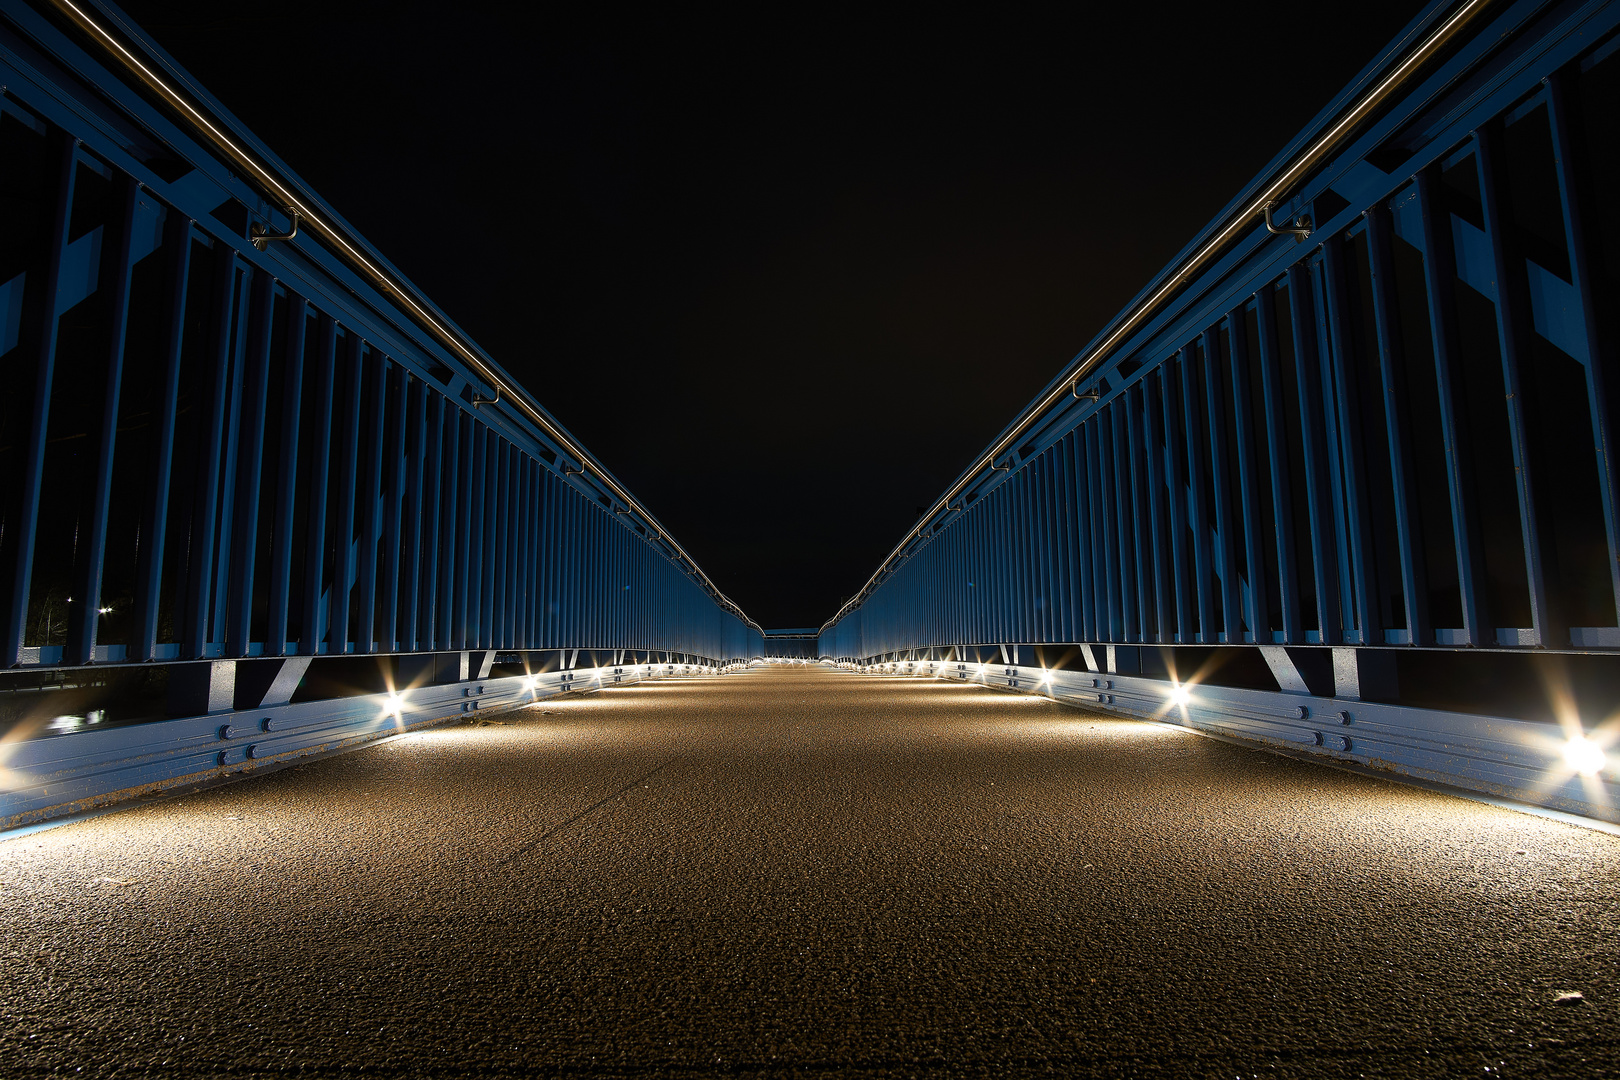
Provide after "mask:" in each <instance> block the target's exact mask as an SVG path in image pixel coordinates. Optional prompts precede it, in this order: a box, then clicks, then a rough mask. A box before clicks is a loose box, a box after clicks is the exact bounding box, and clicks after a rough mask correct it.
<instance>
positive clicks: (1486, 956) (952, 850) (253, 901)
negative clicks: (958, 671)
mask: <svg viewBox="0 0 1620 1080" xmlns="http://www.w3.org/2000/svg"><path fill="white" fill-rule="evenodd" d="M499 719H501V720H504V721H506V722H505V723H504V724H501V725H499V726H483V727H475V726H457V727H452V728H444V729H439V730H434V731H428V732H422V733H418V734H412V735H407V736H402V737H399V738H395V739H391V740H388V741H386V742H384V743H381V744H379V745H376V746H375V747H372V748H368V749H365V750H361V751H357V752H354V753H350V754H346V755H342V756H339V757H334V758H328V759H325V760H322V761H317V762H312V763H310V764H307V765H303V766H300V767H297V768H293V769H288V770H285V771H282V772H279V773H275V774H272V775H269V776H265V777H261V778H257V779H253V780H250V781H246V782H243V783H239V784H233V785H229V786H225V787H221V788H216V789H214V790H211V791H206V792H202V793H199V794H195V795H190V796H186V797H182V798H176V799H171V800H168V801H163V802H158V803H153V804H148V805H144V806H140V807H137V808H135V809H132V810H129V811H126V812H122V813H116V814H110V815H106V816H103V817H100V818H96V819H92V820H89V821H85V822H81V823H78V824H74V825H68V826H63V827H61V828H57V829H52V830H48V831H44V832H39V833H35V834H32V835H28V836H23V837H20V838H17V839H13V840H10V841H8V842H5V843H0V942H3V944H0V1076H4V1077H21V1076H46V1075H50V1076H56V1075H62V1076H110V1075H119V1076H169V1075H216V1076H258V1075H293V1076H322V1077H324V1076H359V1075H390V1074H399V1075H421V1076H528V1075H572V1074H582V1075H609V1076H630V1075H635V1076H664V1075H678V1076H708V1075H745V1076H747V1075H755V1074H765V1075H820V1074H828V1073H835V1072H848V1073H857V1074H860V1073H865V1074H874V1075H896V1076H909V1075H918V1074H927V1073H945V1074H963V1075H1004V1074H1029V1073H1043V1074H1057V1075H1069V1076H1075V1075H1079V1076H1087V1075H1109V1076H1144V1075H1167V1076H1226V1077H1234V1076H1243V1077H1247V1076H1253V1075H1258V1076H1267V1077H1270V1076H1283V1077H1288V1076H1363V1075H1364V1076H1437V1077H1438V1076H1444V1077H1460V1076H1474V1077H1495V1076H1526V1077H1528V1076H1615V1075H1620V906H1617V900H1616V898H1617V895H1620V838H1616V837H1614V836H1611V835H1607V834H1604V833H1599V832H1594V831H1589V830H1584V829H1581V828H1577V827H1574V826H1570V825H1565V824H1561V823H1558V822H1554V821H1549V820H1546V819H1544V818H1538V817H1532V816H1528V815H1523V814H1517V813H1513V812H1511V811H1507V810H1502V809H1497V808H1494V807H1490V806H1486V805H1481V804H1478V803H1473V802H1467V801H1463V800H1459V799H1453V798H1449V797H1446V796H1443V795H1438V794H1434V793H1431V792H1426V791H1422V790H1418V789H1414V788H1408V787H1402V786H1398V785H1395V784H1390V783H1387V782H1384V781H1380V780H1374V779H1369V778H1366V777H1362V776H1358V775H1353V774H1349V773H1344V772H1339V771H1335V770H1332V769H1327V768H1323V767H1320V766H1314V765H1309V764H1304V763H1300V762H1296V761H1292V760H1287V759H1284V758H1280V757H1276V756H1272V755H1269V754H1265V753H1260V752H1256V751H1251V750H1246V749H1242V748H1238V747H1235V746H1231V745H1227V744H1225V743H1220V742H1215V741H1211V740H1207V739H1203V738H1200V737H1198V736H1195V735H1191V734H1188V733H1186V732H1183V731H1180V730H1177V729H1174V728H1170V727H1167V726H1161V725H1150V724H1142V723H1132V722H1126V721H1118V720H1111V719H1106V718H1103V717H1099V716H1091V715H1088V714H1086V713H1083V712H1077V711H1075V710H1073V709H1070V708H1066V707H1062V706H1058V705H1055V704H1053V703H1051V702H1049V701H1045V700H1042V699H1039V698H1028V697H1019V696H1015V695H1010V694H1004V693H998V692H995V691H991V690H987V689H983V688H975V687H970V686H947V685H941V684H939V683H936V682H934V681H932V680H922V679H906V678H875V677H862V676H856V675H846V674H840V673H834V672H830V671H825V670H817V669H806V668H793V669H771V670H765V671H754V672H748V673H742V674H736V675H729V676H725V677H720V678H713V679H706V680H698V681H690V682H679V683H662V684H656V685H648V686H641V687H633V688H626V689H622V690H614V691H610V692H607V693H604V694H596V695H592V696H589V697H582V698H576V699H569V700H564V701H561V702H555V703H547V704H545V705H542V706H537V707H535V708H532V709H530V710H527V711H524V712H520V713H509V714H506V715H505V716H503V717H500V718H499ZM1565 991H1579V992H1580V993H1581V994H1583V995H1584V999H1585V1000H1584V1001H1583V1002H1582V1003H1579V1004H1567V1005H1555V1004H1554V999H1555V998H1556V997H1557V996H1558V995H1559V994H1560V993H1561V992H1565ZM81 1070H82V1071H81Z"/></svg>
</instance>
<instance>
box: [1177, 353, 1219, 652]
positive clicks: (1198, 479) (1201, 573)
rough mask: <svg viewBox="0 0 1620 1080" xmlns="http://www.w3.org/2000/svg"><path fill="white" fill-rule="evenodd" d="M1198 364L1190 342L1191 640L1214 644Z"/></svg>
mask: <svg viewBox="0 0 1620 1080" xmlns="http://www.w3.org/2000/svg"><path fill="white" fill-rule="evenodd" d="M1197 362H1198V354H1197V351H1196V350H1195V349H1194V347H1193V345H1192V344H1191V343H1190V342H1189V343H1188V344H1187V345H1184V346H1182V349H1181V410H1182V423H1183V424H1185V425H1186V427H1185V429H1184V430H1185V431H1186V443H1187V491H1186V492H1185V493H1178V494H1181V497H1182V498H1186V499H1188V501H1189V503H1190V508H1189V510H1188V518H1189V519H1190V524H1191V526H1192V541H1193V542H1192V549H1193V582H1194V585H1195V587H1196V590H1197V593H1196V595H1197V597H1198V634H1197V636H1196V637H1189V639H1188V640H1192V641H1199V642H1206V643H1209V644H1213V643H1214V642H1215V641H1216V633H1217V632H1216V629H1215V588H1214V585H1215V583H1214V581H1212V580H1211V566H1210V562H1211V557H1210V543H1209V541H1210V537H1209V532H1210V523H1209V502H1208V499H1207V497H1206V494H1205V492H1204V453H1205V444H1204V439H1203V430H1204V425H1203V423H1202V422H1201V421H1202V406H1203V402H1202V400H1201V397H1200V395H1199V394H1198V392H1197V387H1196V385H1195V381H1196V378H1197V371H1196V368H1195V367H1194V365H1195V364H1197ZM1189 496H1190V498H1189Z"/></svg>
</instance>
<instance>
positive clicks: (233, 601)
mask: <svg viewBox="0 0 1620 1080" xmlns="http://www.w3.org/2000/svg"><path fill="white" fill-rule="evenodd" d="M275 314H276V280H275V278H273V277H271V276H270V275H269V274H266V273H264V272H262V271H261V272H258V273H256V274H255V275H254V277H253V294H252V304H251V306H250V308H249V315H248V332H247V363H246V365H245V368H244V376H245V377H244V379H243V384H244V385H243V393H242V397H243V400H242V420H241V436H240V440H241V448H240V450H239V451H238V452H237V469H236V525H235V528H234V530H233V531H234V533H235V536H236V542H235V543H234V544H233V545H232V550H231V562H230V567H231V577H230V605H229V607H228V609H227V615H226V627H225V634H224V638H225V655H226V656H246V655H248V646H249V644H250V643H251V641H252V636H253V580H254V570H255V569H256V566H255V563H256V562H257V561H258V557H259V486H260V482H261V480H262V478H263V476H264V449H265V447H264V434H265V433H264V426H265V411H266V409H267V407H268V405H269V401H268V399H269V395H270V331H271V328H272V325H273V324H274V322H275Z"/></svg>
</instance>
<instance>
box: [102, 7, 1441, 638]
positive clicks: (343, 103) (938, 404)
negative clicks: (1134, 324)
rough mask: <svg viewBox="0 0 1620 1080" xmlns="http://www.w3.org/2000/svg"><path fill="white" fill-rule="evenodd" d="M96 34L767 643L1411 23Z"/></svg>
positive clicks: (795, 23)
mask: <svg viewBox="0 0 1620 1080" xmlns="http://www.w3.org/2000/svg"><path fill="white" fill-rule="evenodd" d="M124 6H125V8H126V10H128V11H129V12H130V13H131V14H132V15H133V16H134V17H135V19H136V20H137V21H138V22H140V23H141V24H142V25H144V26H145V27H146V28H147V29H148V30H149V31H150V32H151V33H152V34H153V35H154V36H155V37H156V38H157V39H158V41H159V42H161V43H162V44H163V45H164V46H165V47H166V48H168V49H169V50H170V51H171V52H172V53H173V54H174V55H175V56H176V58H177V59H178V60H179V61H180V63H181V64H183V65H184V66H186V67H188V68H189V69H190V70H191V71H192V73H193V74H195V75H196V76H197V77H198V78H199V79H200V80H201V81H202V83H203V84H204V85H205V86H207V87H208V88H209V89H210V90H212V91H213V92H214V93H215V94H216V95H217V96H218V97H219V98H220V99H221V100H222V101H223V102H224V103H225V104H226V106H227V107H228V108H230V109H232V110H233V111H234V112H235V113H236V114H237V116H238V117H240V118H241V119H242V120H243V121H244V122H245V123H246V124H247V125H248V126H249V127H250V128H252V129H253V130H254V131H255V132H257V133H258V134H259V135H260V136H261V137H262V138H263V139H264V140H265V141H266V142H267V143H268V144H269V145H270V146H271V147H273V148H274V149H275V150H276V152H277V153H279V154H280V155H281V156H282V157H283V159H284V160H286V161H287V162H288V163H289V164H290V165H291V166H292V167H293V168H294V169H296V170H297V171H298V172H299V173H301V174H302V176H303V177H304V179H305V180H306V181H307V182H309V183H310V184H311V185H312V186H313V187H314V189H315V190H316V191H318V192H319V193H320V194H321V195H322V196H323V197H325V198H326V199H327V200H328V201H329V202H330V203H331V204H332V205H333V206H334V207H336V208H337V210H338V211H339V212H340V213H342V214H343V215H345V216H346V217H347V218H348V219H349V220H350V221H351V222H352V223H353V224H354V225H355V226H356V227H357V228H359V229H360V231H361V232H362V233H363V234H364V235H365V236H367V237H368V238H369V239H370V240H371V241H372V242H373V243H374V244H375V245H376V246H377V247H378V248H379V249H380V250H381V251H382V252H383V253H384V254H385V255H387V256H388V257H389V258H390V259H391V260H392V261H393V262H394V263H395V264H396V265H397V266H399V267H400V268H401V269H402V270H403V271H404V272H405V273H406V274H407V275H408V276H409V277H410V278H411V279H412V280H413V281H415V283H416V284H417V285H418V286H420V287H421V288H422V289H423V290H424V291H425V292H426V293H427V294H428V295H429V296H430V297H432V298H433V299H434V300H435V301H436V302H437V303H438V304H439V305H440V307H442V308H443V309H444V310H445V311H446V312H447V313H448V314H449V315H450V316H451V317H452V318H454V319H455V320H457V321H458V322H459V323H460V324H461V326H462V327H463V328H464V329H465V330H467V331H468V332H469V333H470V334H471V335H472V336H473V337H474V338H475V339H476V340H477V341H478V342H479V343H480V344H482V345H483V346H484V348H485V349H487V350H488V351H489V353H490V354H491V355H492V356H494V357H495V359H496V360H497V361H498V362H499V363H501V364H502V365H503V366H504V367H505V368H506V369H507V370H508V371H510V372H511V373H512V374H513V375H514V376H515V377H516V378H518V379H519V380H520V381H521V382H523V383H524V385H526V386H527V387H528V388H529V389H530V390H531V391H532V392H533V393H534V395H535V396H536V397H537V398H539V399H540V401H541V402H542V403H544V404H545V406H546V407H547V408H548V409H550V410H551V411H552V412H553V413H554V414H555V415H556V416H557V417H558V418H559V419H560V420H561V421H562V422H563V423H564V424H566V425H567V426H568V427H569V429H570V430H572V431H573V432H574V434H575V435H576V436H578V437H579V438H580V439H581V440H583V441H584V443H585V445H586V446H588V447H589V448H590V449H591V451H592V452H593V453H595V454H596V455H597V456H598V457H599V458H600V459H601V460H602V461H603V463H604V464H606V465H607V466H608V468H610V469H612V470H613V471H614V472H615V474H617V476H618V477H619V478H620V480H621V481H623V482H624V483H625V484H626V485H627V486H628V487H629V489H630V490H631V491H632V492H634V493H635V494H636V496H637V497H638V498H639V499H641V500H642V501H643V502H644V503H645V504H646V505H647V506H648V508H649V509H651V510H652V512H653V513H655V514H656V515H658V517H659V518H660V519H661V520H662V521H663V522H664V524H665V525H666V526H668V527H669V528H670V530H671V531H673V532H674V534H675V535H676V537H677V538H679V539H680V541H681V543H682V544H683V545H684V546H685V547H686V548H687V550H688V551H690V552H691V553H692V555H693V556H694V557H695V558H696V559H697V560H698V562H699V563H700V564H701V565H702V566H703V568H704V569H705V570H706V571H707V572H708V574H709V575H710V577H711V578H713V579H714V581H715V582H716V583H717V584H718V585H719V586H720V588H721V589H723V590H724V591H726V592H727V593H728V594H729V595H730V596H731V597H732V598H733V599H734V600H736V601H737V602H738V603H739V604H740V605H741V606H742V607H743V608H744V609H745V610H746V611H748V613H749V614H750V615H752V616H753V617H754V618H755V619H757V620H758V621H759V622H761V623H762V624H763V625H765V626H767V627H773V626H804V625H817V624H819V623H820V622H821V621H822V620H823V619H825V618H826V617H827V616H829V615H831V614H832V613H833V611H834V610H835V609H836V607H837V605H838V603H839V602H840V600H841V599H842V598H843V597H845V596H848V595H851V594H853V593H854V592H855V591H856V590H858V589H859V588H860V586H861V585H862V583H864V582H865V580H866V578H867V577H868V575H869V574H870V573H871V572H872V570H874V569H875V568H876V566H877V564H878V563H879V562H880V561H881V560H882V558H883V557H884V556H885V555H887V554H888V552H889V550H890V548H892V547H893V545H894V544H895V542H896V541H898V539H899V538H900V535H901V534H902V533H903V532H904V531H905V530H906V529H907V528H908V527H909V526H910V525H911V524H912V523H913V521H914V520H915V510H916V508H917V507H918V506H921V505H923V504H925V503H928V502H930V501H931V500H932V499H933V498H935V497H937V496H938V495H939V494H940V493H941V492H942V490H943V489H944V487H945V485H946V484H948V483H949V482H950V481H951V480H952V479H953V478H954V477H955V476H956V475H957V474H958V473H959V472H960V471H961V470H962V469H963V468H964V467H966V466H967V464H968V463H969V462H970V461H971V459H972V457H973V456H974V454H975V453H976V452H978V451H979V450H981V449H982V448H983V447H984V445H985V444H986V443H987V442H988V441H989V440H990V438H991V437H992V436H993V435H994V434H995V433H996V432H997V431H999V430H1000V429H1001V428H1002V427H1003V426H1004V425H1005V424H1006V423H1007V422H1008V421H1009V420H1010V419H1012V417H1013V415H1014V414H1015V413H1016V412H1017V411H1018V410H1019V409H1020V408H1021V407H1022V406H1023V405H1024V404H1025V403H1026V402H1027V401H1028V400H1029V399H1030V398H1031V397H1032V396H1033V395H1034V394H1035V392H1036V391H1037V390H1038V389H1039V388H1040V387H1041V386H1043V385H1044V384H1045V383H1046V382H1047V381H1048V380H1049V379H1051V378H1052V376H1053V375H1055V374H1056V373H1057V370H1058V369H1059V368H1060V367H1061V366H1062V365H1063V364H1064V363H1065V362H1066V361H1067V360H1069V359H1070V358H1071V357H1072V356H1073V355H1074V354H1075V353H1076V352H1078V351H1079V350H1080V349H1081V348H1082V347H1083V346H1084V345H1085V344H1086V342H1087V341H1089V340H1090V339H1091V337H1092V336H1093V335H1094V334H1095V333H1096V332H1097V331H1098V330H1099V329H1100V328H1101V327H1102V325H1103V324H1104V323H1105V322H1106V321H1107V320H1108V319H1109V318H1110V317H1111V316H1113V315H1114V314H1115V313H1116V312H1117V311H1118V310H1119V309H1120V308H1121V307H1122V306H1123V305H1124V304H1125V303H1126V302H1127V301H1128V300H1129V299H1130V298H1131V297H1132V296H1133V295H1135V293H1136V292H1137V291H1138V290H1139V289H1140V288H1141V287H1142V286H1143V285H1144V284H1146V282H1147V280H1148V279H1149V278H1150V277H1151V276H1152V275H1153V274H1154V273H1155V272H1156V271H1157V270H1159V269H1160V267H1161V266H1163V265H1164V263H1165V262H1166V261H1168V259H1169V258H1170V257H1171V256H1173V255H1174V254H1175V253H1176V252H1177V251H1178V250H1179V249H1180V248H1181V247H1182V245H1184V244H1185V243H1186V242H1187V241H1188V240H1190V239H1191V238H1192V235H1193V233H1194V232H1195V231H1196V230H1197V229H1199V228H1200V227H1201V226H1203V225H1204V224H1205V223H1206V222H1207V221H1208V220H1209V219H1210V218H1211V217H1212V216H1213V215H1214V214H1215V213H1216V212H1217V211H1218V210H1220V208H1221V207H1222V206H1224V205H1225V203H1226V202H1227V201H1228V200H1229V199H1230V198H1231V197H1232V196H1233V195H1234V194H1235V193H1236V192H1237V190H1238V188H1239V187H1241V186H1242V185H1243V184H1244V183H1245V182H1246V181H1248V180H1249V179H1250V178H1251V177H1252V176H1253V175H1254V174H1255V173H1256V172H1257V171H1258V170H1259V169H1260V168H1261V167H1262V166H1263V165H1264V164H1265V163H1266V162H1267V161H1268V160H1269V159H1270V158H1271V156H1272V155H1273V154H1274V153H1276V151H1277V150H1279V149H1280V148H1281V147H1282V145H1283V144H1284V143H1285V142H1286V141H1287V140H1288V139H1289V138H1291V137H1292V136H1293V135H1294V134H1295V133H1296V132H1297V131H1298V130H1299V129H1300V128H1301V127H1302V126H1303V125H1304V124H1305V123H1306V122H1307V121H1308V120H1309V119H1310V118H1311V117H1312V116H1313V115H1314V114H1315V113H1316V111H1317V110H1318V109H1320V108H1321V107H1322V106H1323V105H1324V104H1325V103H1326V102H1327V100H1328V99H1329V98H1330V97H1331V96H1332V95H1333V94H1334V93H1335V92H1336V91H1338V90H1339V89H1340V88H1341V87H1342V86H1343V85H1344V84H1345V83H1346V82H1348V81H1349V80H1350V78H1352V77H1353V76H1354V75H1355V73H1356V72H1357V71H1359V70H1360V68H1361V67H1362V66H1363V65H1364V64H1365V63H1366V62H1367V61H1369V60H1370V59H1371V58H1372V57H1373V55H1374V54H1375V53H1376V52H1377V51H1378V50H1379V49H1380V48H1381V47H1382V46H1383V45H1385V44H1386V43H1387V42H1388V41H1389V40H1390V39H1392V38H1393V37H1394V36H1395V34H1396V33H1397V32H1398V31H1399V30H1400V29H1401V28H1402V27H1403V26H1404V25H1405V24H1406V23H1407V22H1408V21H1409V20H1410V19H1411V18H1412V17H1413V16H1414V15H1415V14H1416V13H1417V11H1418V10H1419V5H1418V4H1417V3H1415V2H1413V0H1407V2H1403V3H1372V4H1369V3H1355V4H1349V3H1344V4H1338V5H1327V4H1324V5H1296V6H1293V7H1287V8H1279V7H1278V6H1277V5H1275V4H1265V5H1261V4H1252V3H1230V4H1224V5H1206V6H1205V7H1203V8H1202V9H1196V10H1195V9H1189V7H1187V6H1184V5H1177V6H1174V7H1172V6H1170V5H1160V6H1153V5H1146V4H1140V5H1129V6H1124V5H1121V6H1117V7H1115V6H1110V7H1108V8H1102V7H1087V6H1084V5H1082V6H1080V7H1077V8H1075V9H1072V10H1073V11H1079V12H1081V13H1082V14H1080V15H1075V14H1073V13H1071V14H1069V15H1066V16H1064V21H1063V22H1052V21H1043V20H1045V19H1048V18H1049V16H1046V15H1034V14H1030V13H1007V12H997V13H989V12H980V13H977V14H974V13H953V14H951V15H948V16H946V15H941V14H939V12H940V11H941V10H943V9H940V8H935V9H934V10H933V11H931V12H928V14H927V15H926V17H924V16H923V14H922V11H923V10H924V9H917V12H918V14H917V15H915V16H914V17H912V18H909V19H908V18H901V17H890V18H886V19H883V20H878V19H875V18H873V17H872V16H870V15H866V14H862V13H861V12H859V11H858V10H851V11H849V12H847V13H844V14H835V13H832V10H831V8H823V7H820V6H816V7H809V6H807V7H804V8H802V9H799V11H798V13H797V14H796V15H795V14H794V13H793V12H792V11H791V10H790V9H788V8H785V7H783V8H779V7H771V8H769V9H768V10H769V14H768V15H765V14H761V13H759V12H756V13H749V12H744V11H741V10H739V11H737V12H735V13H733V14H732V15H731V16H730V17H728V18H725V19H718V18H716V19H712V20H710V19H707V18H705V19H702V20H699V19H696V18H694V17H690V16H688V14H687V13H685V12H671V13H663V14H651V15H649V14H648V13H646V12H641V13H632V12H630V11H628V10H626V11H622V12H621V11H615V10H613V9H610V8H607V7H605V6H601V5H561V4H552V5H544V6H543V7H544V8H545V9H553V10H555V11H556V14H555V16H552V15H545V16H537V15H535V14H534V13H533V10H529V12H528V13H527V14H525V15H522V16H517V15H514V14H512V13H511V12H508V11H507V10H506V9H504V8H492V9H488V10H482V11H481V10H479V9H478V8H477V7H476V6H475V5H467V4H456V5H449V4H446V5H443V6H442V7H441V6H440V5H430V4H420V3H408V2H407V3H355V2H347V0H325V2H322V3H306V2H302V0H299V2H294V3H292V4H283V5H276V6H275V7H274V8H271V9H267V8H264V7H257V6H256V7H251V8H249V7H247V6H245V5H244V6H241V7H240V8H238V7H237V6H235V5H233V6H232V7H230V8H226V7H225V6H224V5H221V4H219V3H218V0H206V2H201V0H162V2H147V0H141V2H132V3H128V4H126V5H124ZM585 7H591V8H592V12H591V14H590V15H589V16H585V15H582V14H581V13H580V12H577V11H567V10H565V9H568V8H585ZM1049 7H1052V8H1055V7H1056V5H1050V6H1049ZM765 10H766V9H760V12H764V11H765ZM238 11H240V14H238V13H237V12H238ZM271 11H273V12H274V13H275V14H274V17H272V16H271V14H269V12H271ZM1278 15H1284V16H1286V21H1280V20H1279V19H1278V17H1277V16H1278ZM586 18H589V20H590V21H584V20H585V19H586Z"/></svg>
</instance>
